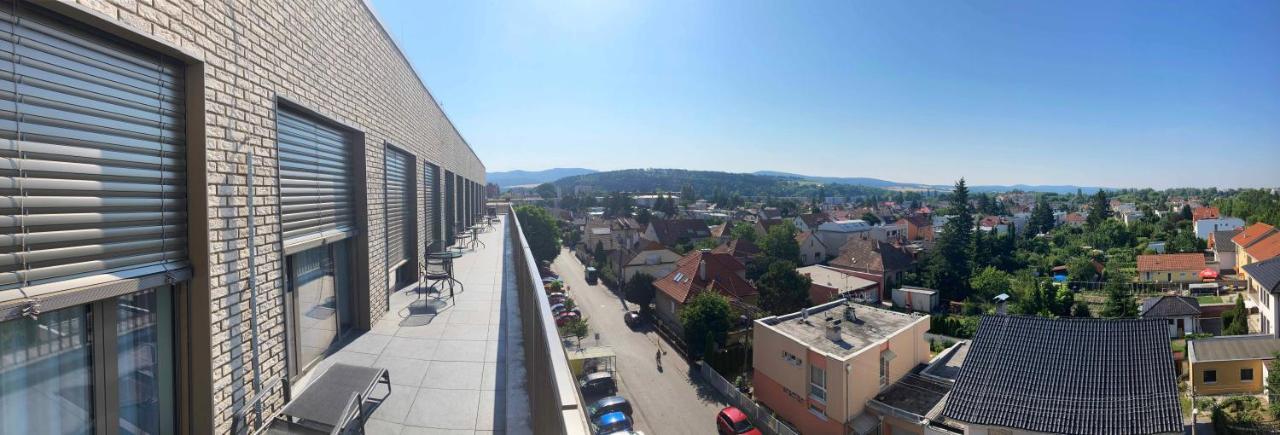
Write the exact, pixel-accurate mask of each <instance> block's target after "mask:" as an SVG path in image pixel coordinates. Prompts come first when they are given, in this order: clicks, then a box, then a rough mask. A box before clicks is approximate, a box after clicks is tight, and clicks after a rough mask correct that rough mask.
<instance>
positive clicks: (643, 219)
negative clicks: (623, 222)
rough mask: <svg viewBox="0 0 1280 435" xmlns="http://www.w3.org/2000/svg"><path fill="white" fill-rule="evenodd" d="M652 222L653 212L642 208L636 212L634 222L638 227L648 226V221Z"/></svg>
mask: <svg viewBox="0 0 1280 435" xmlns="http://www.w3.org/2000/svg"><path fill="white" fill-rule="evenodd" d="M650 220H653V212H651V211H649V209H647V208H642V209H640V211H637V212H636V222H637V223H639V224H640V225H649V221H650Z"/></svg>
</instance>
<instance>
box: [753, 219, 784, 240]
mask: <svg viewBox="0 0 1280 435" xmlns="http://www.w3.org/2000/svg"><path fill="white" fill-rule="evenodd" d="M783 222H785V221H784V220H782V219H781V218H775V219H757V220H756V221H755V223H753V224H752V225H751V227H752V228H755V230H756V235H758V236H760V237H764V236H765V235H766V234H769V229H770V228H773V227H775V226H778V225H782V223H783Z"/></svg>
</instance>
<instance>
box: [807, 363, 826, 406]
mask: <svg viewBox="0 0 1280 435" xmlns="http://www.w3.org/2000/svg"><path fill="white" fill-rule="evenodd" d="M817 373H821V374H822V383H821V384H818V383H816V382H814V375H815V374H817ZM808 378H809V398H810V399H813V400H816V401H818V402H820V403H822V404H824V405H825V404H826V403H827V369H825V368H819V367H818V366H815V365H812V364H810V365H809V376H808ZM815 391H816V392H820V393H822V394H821V395H818V394H815Z"/></svg>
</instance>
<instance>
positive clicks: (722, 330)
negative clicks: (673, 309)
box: [680, 291, 733, 355]
mask: <svg viewBox="0 0 1280 435" xmlns="http://www.w3.org/2000/svg"><path fill="white" fill-rule="evenodd" d="M680 325H681V327H683V329H684V337H685V343H687V344H688V345H689V352H690V353H692V354H694V355H702V354H705V353H710V352H711V351H712V350H713V348H714V346H724V344H725V339H727V338H728V336H729V328H731V327H733V310H732V308H731V307H730V306H729V298H726V297H724V296H723V295H721V294H719V293H716V292H713V291H703V292H699V293H698V294H697V295H695V296H694V297H693V299H692V300H691V301H689V303H688V304H685V306H684V310H681V311H680Z"/></svg>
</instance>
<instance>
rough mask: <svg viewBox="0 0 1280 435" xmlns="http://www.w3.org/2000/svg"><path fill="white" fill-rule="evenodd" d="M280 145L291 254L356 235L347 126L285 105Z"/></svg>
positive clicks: (279, 126)
mask: <svg viewBox="0 0 1280 435" xmlns="http://www.w3.org/2000/svg"><path fill="white" fill-rule="evenodd" d="M276 146H277V147H278V148H279V162H280V163H279V164H280V223H281V225H282V227H283V231H284V236H283V237H284V245H285V253H286V254H292V253H294V252H298V251H299V250H302V249H306V248H308V247H310V246H312V245H315V244H318V243H327V242H332V241H337V240H341V239H344V238H346V237H350V236H352V235H354V234H355V231H356V223H355V209H354V208H353V194H354V190H355V189H354V181H353V178H354V177H353V176H352V175H351V161H352V152H351V143H350V139H349V138H348V137H347V134H346V132H345V130H343V129H341V128H339V127H336V126H334V125H332V124H329V123H326V122H323V121H321V120H319V119H316V118H313V117H310V116H307V115H303V114H302V113H299V112H297V111H293V110H290V109H287V108H281V109H280V110H278V111H277V112H276Z"/></svg>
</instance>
